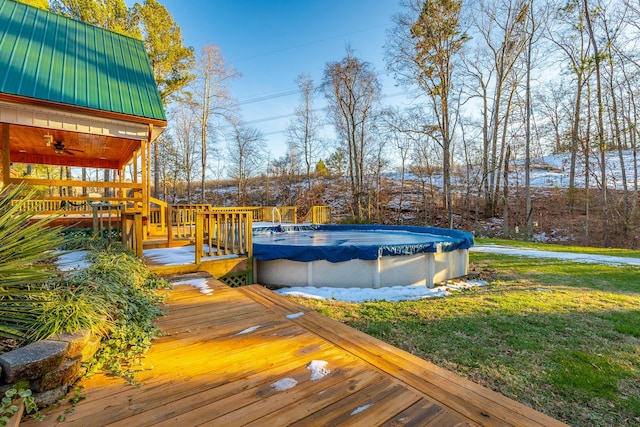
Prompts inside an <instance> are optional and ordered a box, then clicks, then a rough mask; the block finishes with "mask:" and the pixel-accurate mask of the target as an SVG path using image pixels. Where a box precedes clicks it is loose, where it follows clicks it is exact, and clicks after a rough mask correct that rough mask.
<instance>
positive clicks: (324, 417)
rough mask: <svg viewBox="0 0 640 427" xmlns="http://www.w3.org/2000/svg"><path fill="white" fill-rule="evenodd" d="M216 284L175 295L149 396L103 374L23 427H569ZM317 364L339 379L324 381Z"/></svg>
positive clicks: (151, 359)
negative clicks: (73, 402) (76, 399)
mask: <svg viewBox="0 0 640 427" xmlns="http://www.w3.org/2000/svg"><path fill="white" fill-rule="evenodd" d="M189 277H192V276H189ZM175 279H176V278H174V280H175ZM208 280H209V283H210V287H212V289H214V292H213V293H212V294H209V295H204V294H202V293H200V292H199V291H198V290H196V289H195V288H193V287H189V286H186V285H180V286H176V287H175V289H174V290H172V291H168V295H167V306H166V314H165V315H164V316H162V317H159V318H158V319H157V321H156V324H158V325H159V326H160V327H161V328H162V329H163V331H164V334H163V336H161V337H160V338H159V339H158V341H157V342H156V343H154V345H153V347H152V348H151V350H150V351H149V352H148V354H147V356H146V358H145V360H144V367H142V369H141V370H140V371H139V372H138V373H137V374H136V381H138V382H139V383H141V384H142V385H141V386H140V387H134V386H132V385H128V384H125V383H124V382H123V381H122V380H120V379H114V378H110V377H108V376H106V375H102V374H100V375H96V376H94V377H92V378H87V379H84V380H82V381H81V383H80V385H82V386H83V391H82V392H83V393H84V394H86V399H85V400H83V401H81V402H80V403H78V405H77V406H76V407H75V408H71V407H70V404H66V403H65V404H62V405H61V406H59V407H57V408H51V409H48V410H45V411H44V412H43V413H44V414H45V415H46V419H45V421H44V422H42V423H38V422H36V421H33V420H25V421H24V422H23V423H22V424H21V425H23V426H49V425H58V424H59V425H63V426H107V425H109V426H171V427H176V426H178V427H182V426H196V425H212V426H227V425H229V426H240V425H248V426H265V425H266V426H270V427H277V426H283V425H299V426H317V425H348V426H366V427H371V426H377V425H387V426H400V425H407V426H408V425H414V426H428V425H437V426H448V425H489V426H499V425H514V426H530V425H531V426H535V425H545V426H554V425H563V424H561V423H560V422H558V421H556V420H553V419H552V418H549V417H547V416H546V415H543V414H541V413H539V412H536V411H534V410H532V409H530V408H527V407H525V406H524V405H521V404H519V403H516V402H514V401H512V400H509V399H507V398H506V397H504V396H502V395H500V394H498V393H495V392H492V391H490V390H488V389H486V388H483V387H481V386H479V385H477V384H474V383H471V382H469V381H467V380H465V379H462V378H460V377H458V376H457V375H455V374H453V373H451V372H449V371H446V370H444V369H441V368H438V367H436V366H435V365H432V364H430V363H428V362H426V361H424V360H421V359H418V358H417V357H415V356H412V355H410V354H408V353H406V352H404V351H402V350H399V349H396V348H394V347H392V346H390V345H388V344H386V343H383V342H381V341H379V340H376V339H375V338H372V337H369V336H368V335H365V334H363V333H361V332H358V331H355V330H353V329H351V328H349V327H347V326H346V325H343V324H341V323H339V322H336V321H333V320H331V319H328V318H326V317H324V316H322V315H320V314H318V313H316V312H313V311H310V310H309V309H307V308H305V307H303V306H300V305H298V304H296V303H294V302H292V301H291V300H289V299H286V298H284V297H281V296H279V295H277V294H274V293H272V292H271V291H269V290H267V289H264V288H261V287H259V286H256V285H254V286H248V287H243V288H237V289H236V288H228V287H226V286H225V285H223V284H221V283H220V282H218V281H216V280H215V279H212V278H209V279H208ZM292 314H295V316H291V315H292ZM312 360H322V361H326V362H327V368H328V369H329V370H330V372H329V373H328V374H327V375H326V376H324V377H322V378H320V379H314V380H312V379H311V373H310V371H309V369H307V366H308V364H309V363H310V362H311V361H312ZM285 379H286V380H287V381H289V382H291V383H293V382H295V385H294V386H292V387H291V388H289V389H286V390H279V389H277V388H276V387H274V384H276V382H277V381H281V380H285ZM71 409H72V410H71ZM65 411H66V412H67V413H66V414H65ZM61 415H62V416H64V417H65V421H64V422H63V423H58V422H57V421H56V419H57V418H58V416H61Z"/></svg>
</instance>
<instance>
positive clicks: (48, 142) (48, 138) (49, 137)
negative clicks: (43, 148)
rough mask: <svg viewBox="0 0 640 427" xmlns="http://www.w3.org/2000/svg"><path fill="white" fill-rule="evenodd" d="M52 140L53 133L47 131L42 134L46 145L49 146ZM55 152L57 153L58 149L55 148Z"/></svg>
mask: <svg viewBox="0 0 640 427" xmlns="http://www.w3.org/2000/svg"><path fill="white" fill-rule="evenodd" d="M52 142H53V135H49V133H47V134H46V135H45V136H44V143H45V144H46V145H47V147H50V146H51V143H52ZM56 153H58V150H56ZM58 154H60V153H58Z"/></svg>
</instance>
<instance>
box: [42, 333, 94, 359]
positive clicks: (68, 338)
mask: <svg viewBox="0 0 640 427" xmlns="http://www.w3.org/2000/svg"><path fill="white" fill-rule="evenodd" d="M92 337H93V334H92V333H91V331H90V330H89V329H82V330H79V331H77V332H74V333H73V334H70V333H68V332H64V333H62V334H60V335H57V336H54V337H51V338H49V339H50V340H52V341H63V342H67V343H69V347H67V353H66V354H65V357H67V358H68V359H75V358H76V357H79V356H81V355H82V351H83V350H84V348H85V346H86V345H88V344H89V341H91V338H92Z"/></svg>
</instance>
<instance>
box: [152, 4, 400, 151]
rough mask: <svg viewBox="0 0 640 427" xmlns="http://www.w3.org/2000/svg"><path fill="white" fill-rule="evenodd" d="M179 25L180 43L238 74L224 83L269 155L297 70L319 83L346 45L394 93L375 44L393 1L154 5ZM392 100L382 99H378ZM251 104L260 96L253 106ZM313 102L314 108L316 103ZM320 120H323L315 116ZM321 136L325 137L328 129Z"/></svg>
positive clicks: (290, 106)
mask: <svg viewBox="0 0 640 427" xmlns="http://www.w3.org/2000/svg"><path fill="white" fill-rule="evenodd" d="M161 3H162V4H163V5H164V6H165V7H166V8H167V9H168V10H169V12H170V13H171V14H172V15H173V18H174V20H175V21H176V22H177V23H178V24H179V25H180V27H181V28H182V33H183V37H184V41H185V44H186V45H189V46H193V48H194V49H195V50H196V51H199V50H200V48H201V47H202V46H203V45H204V44H206V43H209V42H211V43H214V44H217V45H218V46H220V48H221V50H222V53H223V55H224V56H225V58H226V60H227V62H228V63H231V64H233V65H234V67H235V68H236V69H237V70H239V71H240V72H241V73H242V77H241V78H240V79H239V80H237V81H236V82H234V83H233V84H232V85H231V92H232V94H233V96H234V97H236V98H237V99H238V100H239V101H240V102H241V108H242V114H243V117H244V119H245V121H247V122H248V123H249V124H250V125H251V126H253V127H256V128H258V129H260V130H261V131H262V132H263V134H265V137H266V139H267V148H268V149H269V151H270V152H271V155H272V158H278V157H281V156H282V155H284V154H285V151H286V143H285V136H284V133H282V132H281V131H283V130H284V129H285V128H286V126H287V123H288V121H289V120H290V118H280V119H273V120H264V119H269V118H273V117H279V116H284V115H288V114H291V113H292V112H293V110H294V108H295V106H296V104H297V102H298V100H299V97H298V95H296V94H291V95H287V96H276V95H281V94H283V93H290V92H292V91H293V89H295V88H296V85H295V82H294V79H295V77H296V76H297V75H298V74H299V73H302V72H304V73H307V74H309V75H311V76H312V78H313V79H314V82H315V83H316V84H318V83H320V80H321V78H322V74H323V70H324V67H325V65H326V64H327V62H331V61H337V60H340V59H342V58H343V57H344V56H345V51H346V50H345V49H346V46H347V45H350V46H351V48H352V49H353V50H354V51H355V54H356V56H358V57H359V58H360V59H362V60H364V61H367V62H370V63H372V64H373V66H374V68H375V70H376V71H377V72H378V73H379V78H380V79H381V81H382V82H383V94H386V95H393V94H397V93H398V92H399V91H400V90H399V89H398V88H397V87H394V82H393V79H391V78H390V77H388V76H387V75H386V72H385V65H384V52H383V45H384V43H385V38H386V34H387V31H388V30H389V28H390V27H391V26H392V22H391V17H392V15H393V14H395V13H396V12H398V11H399V10H400V9H399V5H398V1H397V0H161ZM393 98H394V97H390V98H386V99H385V101H388V100H392V99H393ZM257 99H262V100H260V101H257ZM324 105H325V103H324V99H323V98H322V97H321V96H318V97H317V100H316V106H317V107H318V108H321V107H322V106H324ZM323 117H324V116H323ZM326 131H327V134H328V135H331V131H330V129H329V128H327V129H326Z"/></svg>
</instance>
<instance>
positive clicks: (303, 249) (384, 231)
mask: <svg viewBox="0 0 640 427" xmlns="http://www.w3.org/2000/svg"><path fill="white" fill-rule="evenodd" d="M471 246H473V236H472V235H471V234H470V233H466V232H464V231H459V230H451V229H444V228H434V227H412V226H392V225H277V226H273V227H260V228H254V229H253V256H254V257H255V258H256V259H259V260H263V261H270V260H276V259H288V260H292V261H301V262H310V261H315V260H321V259H323V260H327V261H331V262H342V261H348V260H351V259H364V260H375V259H378V257H381V256H396V255H413V254H417V253H421V252H449V251H453V250H456V249H469V248H470V247H471Z"/></svg>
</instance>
